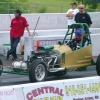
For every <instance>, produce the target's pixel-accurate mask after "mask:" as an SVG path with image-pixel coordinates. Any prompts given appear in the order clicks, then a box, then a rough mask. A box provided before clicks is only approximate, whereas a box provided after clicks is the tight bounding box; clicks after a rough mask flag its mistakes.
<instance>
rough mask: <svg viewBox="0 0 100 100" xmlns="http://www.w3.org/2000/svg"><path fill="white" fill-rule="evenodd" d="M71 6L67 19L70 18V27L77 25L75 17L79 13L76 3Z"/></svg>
mask: <svg viewBox="0 0 100 100" xmlns="http://www.w3.org/2000/svg"><path fill="white" fill-rule="evenodd" d="M71 5H72V8H71V9H69V10H68V11H67V13H66V17H67V18H68V27H70V25H72V24H74V23H75V15H76V14H77V13H78V12H79V10H78V9H77V4H76V2H73V3H71Z"/></svg>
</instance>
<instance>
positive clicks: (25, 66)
mask: <svg viewBox="0 0 100 100" xmlns="http://www.w3.org/2000/svg"><path fill="white" fill-rule="evenodd" d="M0 65H1V66H0V68H1V70H0V74H1V73H2V72H4V73H10V74H20V75H29V79H30V81H31V82H41V81H45V79H46V77H48V76H58V77H59V76H63V75H65V74H66V72H67V70H70V69H73V68H76V69H77V70H80V71H81V70H83V69H86V67H89V66H90V65H96V71H97V74H98V75H100V67H99V65H100V55H99V56H98V58H97V61H96V62H95V61H94V60H93V59H92V42H91V37H90V32H89V28H88V26H87V24H85V23H76V24H72V25H71V26H70V27H69V28H68V31H67V32H66V35H65V37H64V39H63V41H59V42H58V44H56V45H44V46H39V47H38V52H35V51H31V55H29V56H28V57H27V61H25V62H23V61H19V62H18V61H15V62H13V63H12V66H11V68H12V71H4V70H3V63H2V61H1V60H0Z"/></svg>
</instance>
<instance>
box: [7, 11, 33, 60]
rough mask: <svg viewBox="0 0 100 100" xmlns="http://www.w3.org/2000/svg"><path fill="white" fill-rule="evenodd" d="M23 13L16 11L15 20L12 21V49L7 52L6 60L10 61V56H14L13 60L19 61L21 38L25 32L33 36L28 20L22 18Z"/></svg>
mask: <svg viewBox="0 0 100 100" xmlns="http://www.w3.org/2000/svg"><path fill="white" fill-rule="evenodd" d="M21 14H22V12H21V11H20V10H16V11H15V18H13V19H12V21H11V26H10V27H11V30H10V41H11V49H10V50H9V51H8V52H7V57H6V59H7V60H8V59H9V56H10V55H12V56H13V59H12V60H16V59H17V54H16V47H17V45H18V43H19V41H20V38H21V36H23V35H24V30H25V28H26V30H27V31H28V35H29V36H31V34H30V31H29V28H28V26H29V24H28V23H27V21H26V19H25V18H24V17H22V16H21Z"/></svg>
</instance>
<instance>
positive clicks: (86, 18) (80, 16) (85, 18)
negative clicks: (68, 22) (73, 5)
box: [75, 4, 92, 27]
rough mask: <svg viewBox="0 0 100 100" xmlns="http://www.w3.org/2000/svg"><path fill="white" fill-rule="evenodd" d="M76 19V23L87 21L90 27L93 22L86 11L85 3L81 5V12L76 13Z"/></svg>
mask: <svg viewBox="0 0 100 100" xmlns="http://www.w3.org/2000/svg"><path fill="white" fill-rule="evenodd" d="M75 21H76V23H86V24H87V25H88V26H89V27H90V26H91V24H92V21H91V18H90V15H89V14H88V13H86V12H85V6H84V5H83V4H81V5H80V6H79V13H77V14H76V16H75Z"/></svg>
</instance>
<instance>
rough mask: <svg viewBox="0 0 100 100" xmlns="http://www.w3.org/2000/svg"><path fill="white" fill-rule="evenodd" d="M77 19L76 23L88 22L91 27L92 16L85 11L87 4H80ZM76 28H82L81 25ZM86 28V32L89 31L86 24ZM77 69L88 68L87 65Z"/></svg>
mask: <svg viewBox="0 0 100 100" xmlns="http://www.w3.org/2000/svg"><path fill="white" fill-rule="evenodd" d="M75 21H76V23H86V24H87V25H88V27H90V26H91V24H92V21H91V18H90V16H89V14H88V13H86V12H85V6H84V5H83V4H81V5H79V13H77V14H76V16H75ZM76 28H80V27H79V26H77V27H76ZM84 30H85V33H87V29H86V27H85V26H84ZM85 38H86V37H84V39H85ZM76 70H77V71H82V70H86V67H83V68H78V69H76Z"/></svg>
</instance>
